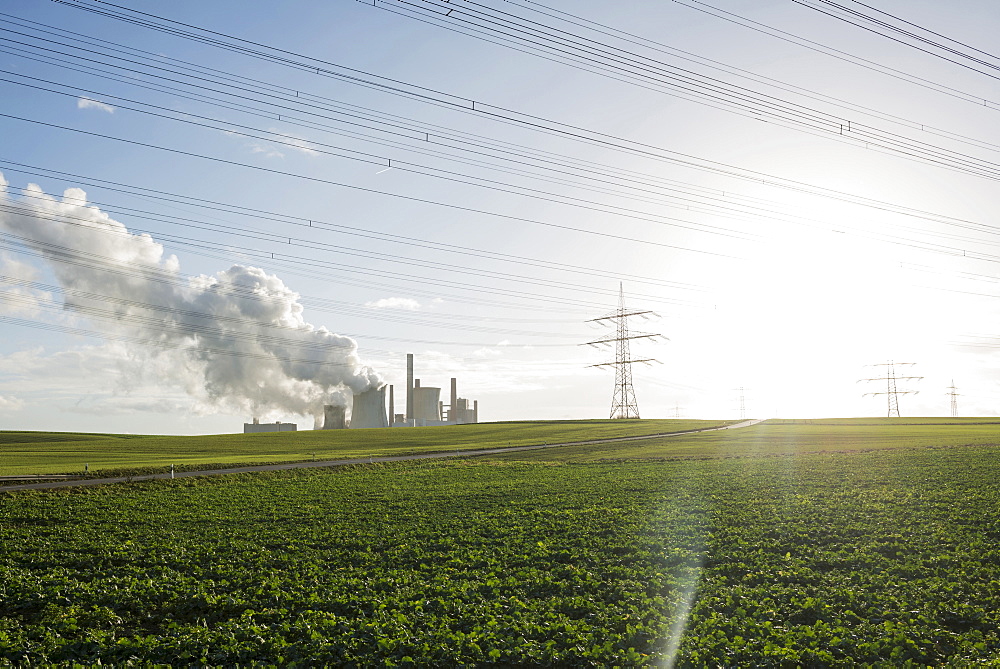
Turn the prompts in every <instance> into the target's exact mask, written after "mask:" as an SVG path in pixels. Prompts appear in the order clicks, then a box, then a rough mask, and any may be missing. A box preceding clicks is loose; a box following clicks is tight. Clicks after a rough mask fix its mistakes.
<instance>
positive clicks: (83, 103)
mask: <svg viewBox="0 0 1000 669" xmlns="http://www.w3.org/2000/svg"><path fill="white" fill-rule="evenodd" d="M76 107H77V109H98V110H100V111H102V112H107V113H109V114H114V113H115V108H114V107H112V106H111V105H108V104H104V103H103V102H98V101H97V100H91V99H90V98H77V100H76Z"/></svg>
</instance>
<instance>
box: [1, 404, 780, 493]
mask: <svg viewBox="0 0 1000 669" xmlns="http://www.w3.org/2000/svg"><path fill="white" fill-rule="evenodd" d="M760 422H761V421H760V420H745V421H743V422H740V423H735V424H733V425H725V426H722V427H708V428H702V429H700V430H684V431H681V432H661V433H658V434H645V435H640V436H635V437H611V438H606V439H590V440H585V441H566V442H560V443H552V444H548V443H545V444H532V445H530V446H511V447H507V448H484V449H472V450H466V451H440V452H436V453H415V454H411V455H389V456H379V457H362V458H345V459H340V460H319V461H315V462H288V463H284V464H277V465H247V466H243V467H228V468H224V469H203V470H197V471H184V472H175V473H173V474H171V473H162V474H144V475H138V476H117V477H113V478H99V479H77V480H72V481H47V482H44V483H25V484H21V485H10V486H3V487H0V492H16V491H18V490H47V489H50V488H68V487H71V486H84V485H106V484H109V483H126V482H133V481H149V480H153V479H169V478H183V477H188V476H218V475H223V474H247V473H251V472H272V471H280V470H285V469H307V468H314V467H342V466H345V465H360V464H374V463H379V462H400V461H403V460H430V459H437V458H460V457H474V456H479V455H497V454H501V453H513V452H515V451H534V450H539V449H543V448H556V447H559V446H584V445H587V444H606V443H611V442H622V441H639V440H643V439H660V438H663V437H672V436H680V435H689V434H693V433H697V432H715V431H717V430H732V429H736V428H741V427H750V426H751V425H756V424H757V423H760Z"/></svg>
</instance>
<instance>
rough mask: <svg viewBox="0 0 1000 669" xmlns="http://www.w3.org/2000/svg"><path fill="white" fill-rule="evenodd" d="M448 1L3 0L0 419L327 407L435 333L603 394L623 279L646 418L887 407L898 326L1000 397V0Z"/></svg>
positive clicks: (265, 416)
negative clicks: (879, 21) (122, 15)
mask: <svg viewBox="0 0 1000 669" xmlns="http://www.w3.org/2000/svg"><path fill="white" fill-rule="evenodd" d="M442 4H448V3H443V2H438V1H437V0H428V2H425V3H424V4H422V5H407V4H405V3H402V2H397V1H396V0H389V1H381V0H380V1H379V2H377V3H373V4H372V3H369V4H365V3H361V2H353V1H348V0H336V1H334V2H315V1H310V0H292V1H289V2H282V3H265V2H257V1H256V0H247V1H245V2H239V3H236V2H226V1H220V2H213V3H203V2H194V1H188V0H178V1H177V2H173V3H170V4H169V6H168V5H163V4H162V3H155V2H151V1H148V0H137V1H135V2H130V3H128V7H129V8H130V9H132V10H135V11H137V12H146V14H132V15H131V17H132V18H140V19H142V20H144V21H151V22H154V23H159V24H161V25H170V26H172V27H173V28H174V29H176V30H174V31H173V32H172V33H170V32H164V31H161V30H155V29H153V28H150V27H147V26H144V25H140V24H137V23H135V22H126V21H123V20H119V19H116V18H113V17H111V16H107V15H103V14H101V13H98V12H95V11H90V10H94V9H97V10H100V11H103V12H105V13H108V12H110V13H114V12H116V11H119V10H118V9H117V7H116V5H114V4H107V3H100V2H97V0H73V1H72V2H70V3H69V4H64V3H54V2H47V1H42V0H31V1H28V2H21V3H15V4H13V5H6V6H5V7H4V8H3V9H2V13H0V174H2V180H0V277H2V278H0V333H2V336H0V429H5V430H57V431H89V432H134V433H147V434H148V433H156V434H202V433H226V432H239V431H241V429H242V425H241V424H242V423H244V422H249V421H250V420H251V418H253V417H259V418H260V419H261V420H269V421H273V420H281V421H287V422H295V423H297V424H298V425H299V428H300V429H309V428H312V427H313V423H314V418H315V416H316V415H317V414H318V413H321V412H322V405H323V404H324V403H336V402H345V401H347V400H346V399H345V398H347V397H348V396H349V395H350V394H351V393H352V392H358V391H361V390H365V389H367V388H369V387H374V386H378V385H380V384H382V383H389V384H393V385H394V386H395V388H396V391H397V393H396V398H397V399H396V402H397V407H398V406H400V405H401V403H402V397H403V387H404V386H405V356H406V354H407V353H413V354H414V356H415V359H416V376H417V378H419V379H421V383H422V385H425V386H437V387H441V388H442V389H443V392H442V395H443V396H446V395H447V389H448V386H449V379H450V378H451V377H456V378H457V379H458V389H459V396H460V397H465V398H468V399H470V400H472V399H475V400H478V401H479V406H480V420H485V421H502V420H520V419H532V420H535V419H585V418H606V417H608V415H609V412H610V409H611V402H612V391H613V383H614V371H613V369H612V368H609V367H594V365H599V364H601V363H605V362H608V361H613V360H614V358H615V351H614V349H613V348H611V347H609V346H587V345H586V344H587V343H588V342H592V341H595V340H599V339H601V338H605V337H607V336H608V335H609V334H612V331H610V330H609V329H608V328H607V327H606V326H602V325H601V322H592V319H596V318H599V317H601V316H604V315H606V314H608V313H610V312H613V311H614V310H615V309H616V308H617V306H618V299H619V289H620V288H621V290H622V291H623V294H624V299H625V302H626V305H627V306H628V307H629V308H630V309H634V310H636V311H648V312H650V313H648V314H646V315H645V316H644V317H642V318H633V319H630V323H629V325H630V327H631V328H632V330H633V331H634V332H638V333H650V334H657V335H660V336H658V337H654V338H643V339H636V340H633V341H632V343H631V354H632V357H633V358H636V359H652V360H653V362H650V363H645V364H636V365H634V366H633V375H634V387H635V394H636V399H637V402H638V407H639V413H640V415H641V416H642V417H643V418H673V417H681V418H735V417H739V416H740V415H741V414H743V415H745V416H746V417H754V418H769V417H783V418H813V417H827V416H884V415H886V414H887V411H888V403H887V397H886V395H884V394H882V395H866V393H878V392H884V391H885V390H886V382H885V381H877V380H876V381H866V380H865V379H879V378H881V377H885V376H886V369H887V367H886V366H885V363H888V362H890V361H892V362H895V363H900V364H897V365H896V367H895V374H896V375H897V376H900V377H913V378H909V379H901V380H899V382H898V388H899V390H906V391H914V392H912V393H910V394H905V395H900V396H898V402H899V409H900V413H901V414H902V415H903V416H946V415H950V413H951V399H952V397H951V396H950V395H949V392H952V390H951V387H952V386H953V385H954V388H955V389H956V390H955V391H954V392H957V397H956V401H957V406H958V415H960V416H995V415H997V413H998V410H1000V386H998V381H997V379H998V371H1000V369H998V368H1000V357H998V350H1000V349H998V347H1000V327H998V317H1000V307H998V299H997V298H998V297H1000V285H997V284H998V283H1000V265H998V261H1000V249H998V241H1000V237H998V236H997V231H998V228H997V224H998V222H997V220H996V219H997V208H996V202H997V201H998V199H997V195H998V194H1000V187H998V179H1000V165H997V162H996V161H997V153H998V150H1000V132H998V129H1000V124H998V123H997V120H998V118H1000V86H998V84H1000V70H998V69H996V68H997V67H1000V60H997V59H996V58H993V57H992V56H990V55H989V54H988V52H989V49H990V48H991V47H992V43H993V40H992V39H991V38H992V37H993V36H995V35H996V34H997V32H998V29H1000V7H998V6H997V5H996V3H993V2H989V1H987V0H956V1H955V2H951V3H947V5H945V3H940V2H929V1H926V2H925V1H914V0H910V1H908V2H902V1H901V0H880V1H879V2H877V3H867V4H868V5H870V6H871V7H875V8H877V9H878V10H880V11H882V12H885V13H887V14H891V15H894V16H895V17H897V19H900V20H905V21H908V22H910V24H912V25H915V26H920V27H922V28H926V29H930V30H933V31H934V32H935V33H938V34H939V35H940V36H944V37H947V38H950V39H952V40H957V41H958V42H960V43H961V45H962V46H961V49H960V50H961V51H963V53H969V54H973V55H976V56H977V57H978V58H979V59H980V61H981V63H980V64H978V65H976V67H978V68H979V71H975V70H974V69H971V68H970V67H967V66H966V65H968V64H969V63H971V62H972V61H969V60H968V59H964V58H962V57H960V56H957V55H954V54H951V60H945V59H943V58H940V57H937V56H935V55H934V54H933V53H927V52H926V51H934V49H933V48H930V47H928V48H927V49H926V50H925V51H921V50H918V49H916V48H914V47H913V46H908V45H906V44H903V43H900V42H899V41H894V40H891V39H888V38H886V37H885V36H883V35H878V34H875V33H873V32H871V31H867V30H864V29H863V28H861V27H858V26H856V25H850V24H848V23H846V22H844V21H841V20H838V19H837V18H835V17H834V16H830V15H829V14H828V13H824V12H823V11H820V10H821V9H824V10H829V5H827V4H824V2H823V1H822V0H804V1H803V2H792V1H790V0H780V1H779V0H774V1H771V0H757V1H755V2H749V1H737V0H713V1H712V2H708V3H702V2H699V1H697V0H683V1H682V0H676V1H672V2H662V1H661V2H652V1H649V2H646V1H636V2H630V3H625V4H622V3H617V4H616V3H611V4H609V3H599V2H591V1H588V0H577V1H576V2H572V3H571V2H566V1H563V0H546V1H545V2H544V3H536V2H532V1H530V0H518V1H517V2H496V1H494V0H488V1H487V2H484V3H479V4H473V3H469V2H456V3H451V4H452V5H454V7H455V8H456V9H455V10H454V11H455V13H454V14H453V15H451V16H448V17H445V13H446V12H447V9H444V8H440V9H439V6H440V5H442ZM842 4H847V5H850V6H851V7H853V8H862V9H863V7H862V6H861V5H859V4H857V3H853V2H852V1H851V0H845V2H844V3H842ZM414 7H420V8H422V10H421V11H422V12H423V13H419V12H415V11H414V10H413V9H412V8H414ZM483 8H485V9H483ZM408 11H409V13H408ZM475 11H491V12H494V14H492V15H491V16H492V18H491V19H490V21H491V22H487V23H484V24H482V25H484V26H487V27H488V28H489V29H490V31H489V32H487V33H486V34H478V35H477V34H476V33H475V32H473V30H474V28H473V27H472V26H473V25H476V24H473V23H472V22H473V21H475V20H476V15H475V14H474V12H475ZM866 11H870V10H866ZM501 13H502V14H501ZM501 19H502V20H509V21H515V20H516V21H519V22H520V23H519V24H518V25H519V26H520V28H519V29H517V30H514V29H508V28H505V27H504V25H505V24H503V23H502V22H501ZM168 20H169V21H174V22H176V23H172V24H167V23H166V21H168ZM443 21H450V22H451V23H446V24H444V25H442V22H443ZM525 26H526V27H525ZM501 29H503V30H504V31H505V32H504V33H503V34H500V33H498V32H497V31H499V30H501ZM542 30H545V31H549V32H548V33H547V37H546V38H541V37H538V36H537V35H538V33H539V31H542ZM206 31H212V32H206ZM552 31H557V32H556V33H555V35H554V36H553V33H552ZM178 32H185V33H190V34H192V35H194V36H196V37H197V36H202V37H204V36H210V37H212V39H214V40H216V41H217V42H219V43H221V44H222V45H223V46H226V45H229V46H232V45H236V46H237V47H239V48H228V49H227V48H222V47H221V46H219V45H213V44H209V43H206V42H205V41H204V40H202V41H199V40H198V39H191V38H186V37H184V36H182V35H179V34H177V33H178ZM921 34H922V35H929V33H921ZM942 39H943V38H942ZM952 44H954V43H952ZM925 46H926V45H925ZM973 48H976V49H981V50H982V51H973V50H972V49H973ZM248 52H253V53H248ZM254 54H257V55H260V54H263V55H265V56H267V57H265V58H260V57H254ZM983 63H985V64H983ZM901 363H907V364H901Z"/></svg>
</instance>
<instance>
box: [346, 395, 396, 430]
mask: <svg viewBox="0 0 1000 669" xmlns="http://www.w3.org/2000/svg"><path fill="white" fill-rule="evenodd" d="M385 389H386V386H382V387H381V388H372V389H371V390H366V391H365V392H363V393H358V394H357V395H355V396H354V408H353V409H351V428H352V429H353V428H361V427H389V421H388V420H386V417H385Z"/></svg>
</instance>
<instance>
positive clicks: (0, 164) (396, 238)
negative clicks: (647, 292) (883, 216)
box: [0, 157, 701, 290]
mask: <svg viewBox="0 0 1000 669" xmlns="http://www.w3.org/2000/svg"><path fill="white" fill-rule="evenodd" d="M11 166H13V167H11ZM0 168H2V169H5V170H7V171H9V172H17V173H20V174H28V175H32V176H39V177H46V178H57V179H62V180H65V179H71V180H73V183H74V184H75V185H81V184H82V185H88V186H89V185H92V186H95V187H98V188H102V189H106V190H110V191H113V192H118V193H122V194H126V195H129V196H135V197H141V198H144V199H151V200H154V201H160V202H167V203H170V204H174V205H183V206H185V207H188V206H194V207H196V208H197V209H198V210H199V211H218V212H223V213H230V214H235V215H239V216H253V217H254V218H255V219H263V220H269V221H273V222H277V223H283V224H287V225H294V226H297V227H301V228H318V229H320V230H326V231H331V232H336V233H338V234H347V235H352V236H357V237H361V238H364V239H371V240H375V241H378V242H391V243H394V244H399V245H404V246H406V247H408V248H412V247H419V248H427V249H430V250H434V251H442V252H448V253H452V254H458V255H463V256H471V257H476V258H483V259H488V260H496V261H500V262H507V263H515V264H523V265H527V266H531V267H537V268H541V269H548V270H557V271H563V272H572V273H578V274H587V275H591V276H602V277H607V276H611V275H612V274H611V273H608V272H602V271H601V270H599V269H598V268H593V267H583V266H579V265H572V264H568V263H560V262H555V261H551V260H546V259H543V258H536V257H528V256H521V255H514V254H507V253H500V252H497V251H490V250H486V249H478V248H474V247H469V246H461V245H457V244H450V243H445V242H436V241H431V240H428V239H422V238H419V237H410V236H407V235H399V234H392V233H387V232H381V231H378V230H373V229H371V228H361V227H358V226H352V225H346V224H343V223H333V222H331V221H326V220H323V219H319V218H305V217H302V216H295V215H291V214H286V213H281V212H275V211H271V210H266V209H258V208H253V207H245V206H242V205H237V204H233V203H227V202H221V201H218V200H207V199H204V198H196V197H192V196H190V195H181V194H178V193H173V192H170V191H164V190H160V189H153V188H148V187H144V186H136V185H134V184H126V183H123V182H118V181H107V180H104V179H97V178H95V177H87V176H83V175H80V174H74V173H72V172H63V171H59V170H53V169H49V168H44V167H38V166H35V165H28V164H26V163H19V162H14V161H10V160H5V159H3V158H2V157H0ZM90 202H93V203H97V202H96V201H94V200H91V201H90ZM112 206H115V207H117V205H112ZM144 213H146V212H144ZM282 237H284V236H282ZM614 276H625V277H629V278H632V279H634V280H635V281H637V282H639V283H647V284H651V285H658V286H663V287H668V288H678V289H686V290H700V289H701V287H699V286H696V285H694V284H689V283H683V282H677V281H667V280H662V279H655V278H653V277H649V276H640V275H634V274H624V275H622V274H620V273H618V272H615V273H614Z"/></svg>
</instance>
